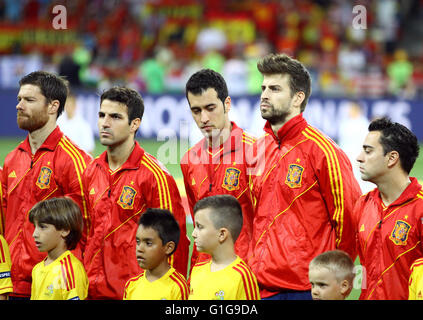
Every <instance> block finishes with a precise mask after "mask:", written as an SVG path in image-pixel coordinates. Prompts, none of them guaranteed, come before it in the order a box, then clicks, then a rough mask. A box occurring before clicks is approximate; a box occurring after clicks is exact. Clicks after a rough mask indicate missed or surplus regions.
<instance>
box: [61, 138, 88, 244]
mask: <svg viewBox="0 0 423 320" xmlns="http://www.w3.org/2000/svg"><path fill="white" fill-rule="evenodd" d="M59 145H60V146H61V147H62V149H63V151H64V154H66V156H63V158H62V159H61V168H60V169H61V174H60V176H59V181H58V182H59V184H60V186H61V188H62V189H63V193H64V196H66V197H69V198H71V199H72V200H73V201H75V202H76V203H77V204H78V205H79V207H80V209H81V213H82V217H83V220H84V230H83V234H82V238H81V241H80V242H79V244H78V246H79V247H80V250H82V251H83V250H84V245H85V242H86V238H87V234H88V233H89V222H90V218H89V210H88V202H87V201H86V197H85V190H84V186H83V173H84V171H85V169H86V167H87V165H88V164H89V163H90V162H91V160H92V158H91V157H90V156H89V155H88V154H86V153H85V152H83V151H82V150H79V149H77V148H76V147H75V146H74V145H73V144H72V143H71V142H70V141H69V140H67V139H66V138H62V139H61V140H60V142H59Z"/></svg>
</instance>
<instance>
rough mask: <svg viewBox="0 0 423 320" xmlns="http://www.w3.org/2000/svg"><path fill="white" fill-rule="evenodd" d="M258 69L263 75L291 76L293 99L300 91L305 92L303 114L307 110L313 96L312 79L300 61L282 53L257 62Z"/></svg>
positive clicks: (272, 54) (269, 55)
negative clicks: (309, 100)
mask: <svg viewBox="0 0 423 320" xmlns="http://www.w3.org/2000/svg"><path fill="white" fill-rule="evenodd" d="M257 69H258V70H259V71H260V72H261V74H263V75H266V74H282V75H283V74H287V75H289V88H290V89H291V97H292V96H293V95H294V94H295V93H296V92H299V91H302V92H304V95H305V98H304V101H303V102H302V103H301V112H303V111H304V110H305V107H306V105H307V102H308V98H309V97H310V95H311V77H310V73H309V72H308V71H307V69H306V67H305V66H304V65H303V64H302V63H301V62H299V61H298V60H296V59H294V58H291V57H290V56H288V55H286V54H284V53H280V54H275V53H271V54H268V55H267V56H265V57H263V58H262V59H260V60H259V61H258V62H257Z"/></svg>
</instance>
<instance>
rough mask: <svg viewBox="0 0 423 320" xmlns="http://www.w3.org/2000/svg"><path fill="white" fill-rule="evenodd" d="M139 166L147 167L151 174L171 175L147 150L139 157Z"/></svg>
mask: <svg viewBox="0 0 423 320" xmlns="http://www.w3.org/2000/svg"><path fill="white" fill-rule="evenodd" d="M141 167H143V168H145V169H147V172H150V173H151V174H153V175H156V174H160V175H163V174H164V175H167V176H170V175H171V174H170V172H169V170H168V169H167V168H166V166H165V165H164V164H163V163H162V162H161V161H160V160H158V159H157V158H156V157H154V156H153V155H151V154H149V153H148V152H144V154H143V156H142V157H141Z"/></svg>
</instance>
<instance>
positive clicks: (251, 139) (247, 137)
mask: <svg viewBox="0 0 423 320" xmlns="http://www.w3.org/2000/svg"><path fill="white" fill-rule="evenodd" d="M256 141H257V138H256V137H255V136H253V135H252V134H250V133H248V132H246V131H245V130H243V131H242V142H243V143H244V144H247V145H253V144H254V143H256Z"/></svg>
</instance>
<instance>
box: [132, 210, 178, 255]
mask: <svg viewBox="0 0 423 320" xmlns="http://www.w3.org/2000/svg"><path fill="white" fill-rule="evenodd" d="M138 224H139V225H142V226H143V227H144V228H151V229H153V230H155V231H156V232H157V233H158V235H159V238H160V239H161V240H162V243H163V245H165V244H166V243H168V242H170V241H173V242H174V243H175V249H174V250H173V251H172V253H173V252H175V250H176V248H177V247H178V243H179V237H180V235H181V229H180V228H179V224H178V221H176V219H175V217H174V215H173V214H172V213H171V212H170V211H169V210H166V209H157V208H148V209H147V210H146V211H145V212H144V213H143V214H142V215H141V217H140V220H139V222H138ZM172 253H171V254H172Z"/></svg>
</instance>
